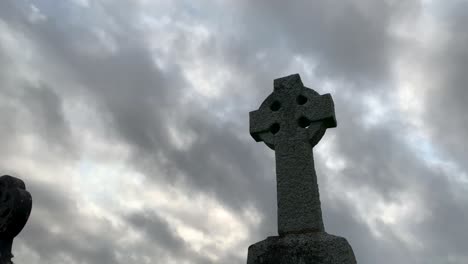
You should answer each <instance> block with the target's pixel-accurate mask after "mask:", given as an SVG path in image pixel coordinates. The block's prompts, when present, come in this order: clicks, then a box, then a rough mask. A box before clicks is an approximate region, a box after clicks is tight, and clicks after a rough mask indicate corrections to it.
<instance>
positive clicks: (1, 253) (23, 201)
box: [0, 175, 32, 264]
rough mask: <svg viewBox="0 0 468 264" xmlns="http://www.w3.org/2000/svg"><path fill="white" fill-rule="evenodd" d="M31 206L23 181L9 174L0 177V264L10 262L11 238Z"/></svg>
mask: <svg viewBox="0 0 468 264" xmlns="http://www.w3.org/2000/svg"><path fill="white" fill-rule="evenodd" d="M31 208H32V198H31V194H30V193H29V192H28V191H26V186H25V184H24V182H23V181H22V180H20V179H18V178H15V177H12V176H9V175H4V176H2V177H0V264H10V263H12V262H11V258H12V257H13V255H12V254H11V247H12V244H13V239H14V238H15V236H17V235H18V234H19V233H20V232H21V230H22V229H23V227H24V226H25V224H26V222H27V221H28V218H29V214H30V213H31Z"/></svg>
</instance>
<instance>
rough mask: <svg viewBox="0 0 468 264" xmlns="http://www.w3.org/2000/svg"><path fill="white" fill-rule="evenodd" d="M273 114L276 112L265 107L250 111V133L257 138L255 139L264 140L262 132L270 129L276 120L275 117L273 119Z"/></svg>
mask: <svg viewBox="0 0 468 264" xmlns="http://www.w3.org/2000/svg"><path fill="white" fill-rule="evenodd" d="M272 115H274V114H272V113H271V112H270V111H265V110H263V109H259V110H256V111H252V112H250V113H249V118H250V122H249V123H250V135H251V136H252V137H253V138H254V139H255V141H257V142H259V141H262V139H261V137H260V134H261V133H265V132H268V131H269V130H270V127H271V125H272V124H273V123H274V122H275V119H274V118H273V119H272Z"/></svg>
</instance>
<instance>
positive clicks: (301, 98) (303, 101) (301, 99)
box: [296, 94, 307, 105]
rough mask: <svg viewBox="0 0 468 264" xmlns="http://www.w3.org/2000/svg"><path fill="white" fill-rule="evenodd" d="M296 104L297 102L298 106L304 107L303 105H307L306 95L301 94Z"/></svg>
mask: <svg viewBox="0 0 468 264" xmlns="http://www.w3.org/2000/svg"><path fill="white" fill-rule="evenodd" d="M296 102H297V104H299V105H303V104H305V103H307V97H305V96H304V95H302V94H300V95H298V96H297V98H296Z"/></svg>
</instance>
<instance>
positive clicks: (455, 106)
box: [0, 0, 468, 264]
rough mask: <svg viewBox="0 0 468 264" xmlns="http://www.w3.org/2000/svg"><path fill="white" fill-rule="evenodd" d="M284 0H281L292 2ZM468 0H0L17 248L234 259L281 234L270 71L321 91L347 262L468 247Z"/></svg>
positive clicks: (54, 263) (7, 159)
mask: <svg viewBox="0 0 468 264" xmlns="http://www.w3.org/2000/svg"><path fill="white" fill-rule="evenodd" d="M288 2H289V3H288ZM466 25H468V1H462V0H459V1H456V0H449V1H430V0H424V1H423V0H421V1H415V0H408V1H394V0H387V1H384V0H382V1H374V0H347V1H329V0H316V1H281V0H260V1H247V0H239V1H227V0H209V1H188V0H181V1H171V0H161V1H152V0H139V1H137V0H135V1H111V0H92V1H91V0H63V1H51V0H37V1H32V0H2V1H0V69H1V70H0V123H1V126H0V143H1V146H2V151H1V153H0V173H1V174H11V175H13V176H16V177H19V178H21V179H23V180H24V181H25V182H26V186H27V189H28V190H29V191H30V192H31V194H32V196H33V209H32V213H31V216H30V219H29V221H28V223H27V225H26V227H25V228H24V230H23V232H22V233H21V234H20V235H19V236H18V237H17V238H16V240H15V243H14V249H13V254H14V255H15V258H14V260H15V263H18V264H21V263H28V264H36V263H48V264H62V263H67V264H68V263H70V264H78V263H80V264H94V263H96V264H111V263H112V264H114V263H165V264H171V263H178V264H184V263H190V264H192V263H193V264H204V263H227V264H240V263H245V261H246V256H247V247H248V246H249V245H250V244H253V243H255V242H257V241H260V240H263V239H264V238H266V237H267V236H271V235H276V234H277V233H276V232H277V231H276V193H275V184H276V183H275V172H274V153H273V151H271V150H270V149H268V147H267V146H265V145H264V144H263V143H255V141H254V140H253V139H252V138H251V137H250V135H249V132H248V112H249V111H252V110H255V109H257V108H258V107H259V105H260V103H261V102H262V101H263V99H264V98H265V97H266V96H267V95H269V94H270V93H271V91H272V89H273V79H274V78H278V77H282V76H285V75H289V74H292V73H299V74H300V75H301V77H302V80H303V82H304V84H305V85H307V86H308V87H311V88H313V89H315V90H316V91H318V92H319V93H321V94H323V93H331V94H332V96H333V99H334V101H335V108H336V116H337V120H338V127H337V128H334V129H329V130H328V131H327V133H326V134H325V136H324V138H323V139H322V141H321V142H320V143H319V145H318V146H317V147H316V148H315V160H316V170H317V174H318V178H319V179H318V180H319V186H320V191H321V200H322V207H323V209H322V211H323V214H324V221H325V228H326V230H327V231H328V232H329V233H332V234H336V235H340V236H343V237H346V238H347V239H348V241H349V242H350V244H351V245H352V247H353V249H354V252H355V254H356V257H357V260H358V262H359V263H363V264H372V263H381V264H387V263H415V264H418V263H421V264H422V263H424V264H432V263H434V264H440V263H453V264H459V263H460V264H461V263H468V242H467V241H468V174H467V171H468V153H467V149H468V143H467V142H466V134H467V133H466V131H467V130H468V114H467V113H466V111H467V109H468V108H467V106H466V105H467V103H468V88H467V87H466V86H467V83H468V31H467V30H466Z"/></svg>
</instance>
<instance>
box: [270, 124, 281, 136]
mask: <svg viewBox="0 0 468 264" xmlns="http://www.w3.org/2000/svg"><path fill="white" fill-rule="evenodd" d="M279 131H280V125H279V124H278V123H274V124H273V125H271V126H270V132H271V133H272V134H273V135H274V134H276V133H278V132H279Z"/></svg>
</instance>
